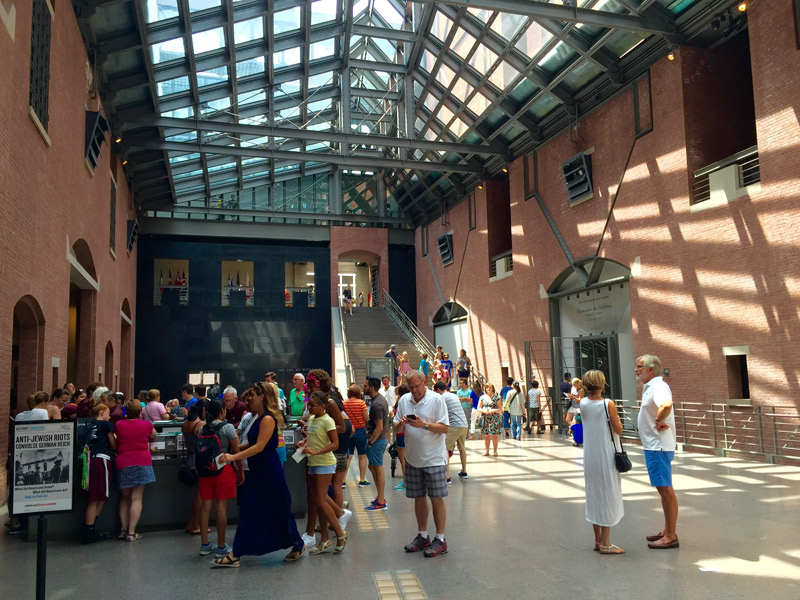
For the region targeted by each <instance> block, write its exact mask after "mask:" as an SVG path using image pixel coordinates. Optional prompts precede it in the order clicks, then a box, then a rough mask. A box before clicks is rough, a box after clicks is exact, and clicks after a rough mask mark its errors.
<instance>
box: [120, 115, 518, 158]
mask: <svg viewBox="0 0 800 600" xmlns="http://www.w3.org/2000/svg"><path fill="white" fill-rule="evenodd" d="M125 124H127V125H137V126H142V125H144V126H147V127H164V128H170V129H181V130H198V131H221V132H223V133H235V134H238V135H251V136H253V137H264V136H269V137H278V138H295V139H298V140H311V141H316V142H337V143H341V144H351V145H366V146H377V147H392V148H408V149H417V148H419V149H421V150H438V151H439V152H457V153H459V154H472V153H474V154H492V155H501V156H505V154H506V149H505V148H503V147H502V145H501V144H499V143H495V144H492V145H491V146H484V145H482V144H461V143H453V142H430V141H428V140H415V139H408V138H403V139H401V138H392V137H386V136H380V135H367V134H361V133H335V132H333V131H312V130H309V129H295V128H292V127H270V126H269V125H241V124H238V123H224V122H221V121H204V120H194V119H175V118H172V117H158V116H149V117H139V118H133V119H129V120H128V121H126V122H125Z"/></svg>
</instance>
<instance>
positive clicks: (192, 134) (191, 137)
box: [164, 131, 197, 142]
mask: <svg viewBox="0 0 800 600" xmlns="http://www.w3.org/2000/svg"><path fill="white" fill-rule="evenodd" d="M164 139H165V140H166V141H168V142H193V141H195V140H196V139H197V132H196V131H184V132H183V133H177V134H175V135H170V136H167V137H166V138H164Z"/></svg>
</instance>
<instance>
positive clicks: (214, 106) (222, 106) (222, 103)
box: [200, 96, 231, 116]
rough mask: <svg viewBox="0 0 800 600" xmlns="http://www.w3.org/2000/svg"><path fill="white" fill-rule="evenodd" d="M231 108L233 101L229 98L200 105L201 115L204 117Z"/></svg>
mask: <svg viewBox="0 0 800 600" xmlns="http://www.w3.org/2000/svg"><path fill="white" fill-rule="evenodd" d="M230 106H231V99H230V98H228V97H227V96H226V97H225V98H220V99H219V100H211V101H210V102H204V103H203V104H201V105H200V114H201V115H203V116H207V115H211V114H214V113H217V112H222V111H224V110H227V109H228V108H230Z"/></svg>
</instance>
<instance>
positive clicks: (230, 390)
mask: <svg viewBox="0 0 800 600" xmlns="http://www.w3.org/2000/svg"><path fill="white" fill-rule="evenodd" d="M225 394H233V395H234V396H236V397H237V398H238V397H239V392H237V391H236V388H235V387H233V386H232V385H229V386H228V387H226V388H225V391H223V392H222V395H223V396H224V395H225Z"/></svg>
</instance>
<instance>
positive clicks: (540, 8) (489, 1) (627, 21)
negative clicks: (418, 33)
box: [414, 0, 675, 36]
mask: <svg viewBox="0 0 800 600" xmlns="http://www.w3.org/2000/svg"><path fill="white" fill-rule="evenodd" d="M414 2H417V3H419V4H450V5H452V6H460V7H463V8H479V9H485V10H491V11H500V12H504V13H512V14H516V15H523V16H526V17H533V18H534V19H554V20H556V21H565V22H567V23H584V24H586V25H595V26H596V27H609V28H612V29H627V30H632V31H643V32H646V33H655V34H659V35H665V36H672V35H674V34H675V30H674V29H671V28H669V27H668V26H667V25H666V24H665V23H664V22H663V20H661V19H658V20H657V19H652V18H650V17H649V16H642V15H621V14H619V13H613V12H608V11H604V10H594V9H589V8H577V7H572V6H561V5H557V4H546V3H544V2H531V1H530V0H414Z"/></svg>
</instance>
